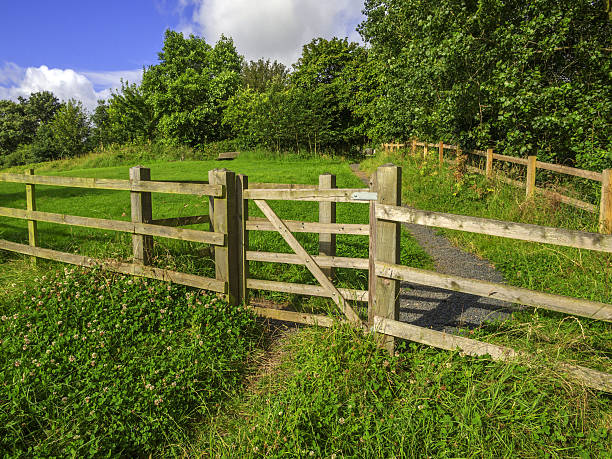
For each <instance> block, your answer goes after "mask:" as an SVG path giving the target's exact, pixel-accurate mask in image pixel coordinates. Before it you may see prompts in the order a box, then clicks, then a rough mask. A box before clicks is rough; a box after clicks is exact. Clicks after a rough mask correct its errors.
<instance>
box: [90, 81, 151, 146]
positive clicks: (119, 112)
mask: <svg viewBox="0 0 612 459" xmlns="http://www.w3.org/2000/svg"><path fill="white" fill-rule="evenodd" d="M145 75H146V72H145ZM98 107H99V110H100V112H99V114H98V115H99V116H100V117H101V118H103V117H104V116H106V117H107V120H106V124H107V128H105V129H104V130H103V134H104V135H106V136H107V137H108V139H107V140H108V142H109V143H110V142H117V143H122V142H133V141H141V142H142V141H151V140H153V139H154V138H155V137H156V135H157V125H158V122H159V116H158V115H157V114H156V113H155V108H154V106H153V104H152V102H151V101H150V100H149V98H148V97H147V96H146V95H145V94H144V91H143V90H142V88H140V87H139V86H138V85H136V84H134V83H132V84H130V83H129V82H124V81H122V82H121V89H120V90H118V91H116V92H114V93H113V94H112V95H111V98H110V101H109V103H108V109H107V110H106V115H104V113H103V110H104V109H103V108H102V107H100V106H98ZM102 122H103V123H104V121H102ZM103 125H104V124H103Z"/></svg>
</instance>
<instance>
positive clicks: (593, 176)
mask: <svg viewBox="0 0 612 459" xmlns="http://www.w3.org/2000/svg"><path fill="white" fill-rule="evenodd" d="M536 166H537V168H538V169H545V170H547V171H553V172H558V173H560V174H565V175H573V176H576V177H582V178H585V179H590V180H595V181H597V182H601V180H602V174H601V172H595V171H587V170H585V169H577V168H575V167H569V166H562V165H561V164H552V163H543V162H541V161H537V162H536Z"/></svg>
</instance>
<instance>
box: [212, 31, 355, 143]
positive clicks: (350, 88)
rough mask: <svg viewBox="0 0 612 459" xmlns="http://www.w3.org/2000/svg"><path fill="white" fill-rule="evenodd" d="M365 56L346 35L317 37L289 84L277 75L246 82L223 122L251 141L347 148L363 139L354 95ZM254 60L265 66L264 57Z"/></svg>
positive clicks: (233, 100)
mask: <svg viewBox="0 0 612 459" xmlns="http://www.w3.org/2000/svg"><path fill="white" fill-rule="evenodd" d="M366 58H367V53H366V51H365V49H364V48H362V47H359V46H358V45H357V44H356V43H349V42H348V41H347V40H346V39H345V40H340V39H337V38H334V39H332V40H325V39H322V38H319V39H316V40H313V41H312V42H311V43H309V44H307V45H305V46H304V49H303V53H302V57H301V58H300V60H299V61H298V62H297V64H295V65H294V72H293V73H292V74H291V75H290V76H289V84H287V82H286V81H285V79H284V78H281V77H278V78H272V79H271V80H270V81H268V83H267V84H266V85H265V86H264V85H263V84H255V85H254V86H251V85H248V86H247V87H246V88H243V89H242V90H240V91H239V92H238V93H237V94H236V95H235V96H234V97H233V98H232V99H230V101H229V102H228V104H227V106H226V108H225V112H224V123H225V124H227V125H228V126H230V127H231V129H232V133H233V134H234V135H235V136H237V137H238V138H239V139H240V140H241V141H242V142H243V143H244V144H245V145H248V146H256V145H258V146H262V147H265V148H269V149H274V150H276V151H281V150H289V149H291V150H294V151H296V152H299V151H300V150H302V149H307V150H308V151H309V152H311V153H313V154H318V153H321V152H322V151H327V152H343V153H348V152H349V151H350V149H351V147H354V146H358V145H362V144H363V143H364V142H365V138H364V136H363V132H364V129H363V126H362V123H363V120H362V118H361V117H360V115H358V114H357V106H356V95H357V93H358V91H359V90H360V89H361V88H362V86H363V85H362V82H363V79H360V74H361V68H362V66H363V64H364V63H365V60H366ZM251 65H252V67H256V69H259V67H261V69H259V70H260V71H261V72H260V73H265V72H264V70H265V69H266V68H267V67H265V65H264V63H263V61H261V62H260V63H259V64H257V65H255V64H254V63H252V64H251ZM253 72H255V71H254V70H253ZM252 78H254V77H252ZM262 78H263V77H262Z"/></svg>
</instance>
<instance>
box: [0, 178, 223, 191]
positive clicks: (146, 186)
mask: <svg viewBox="0 0 612 459" xmlns="http://www.w3.org/2000/svg"><path fill="white" fill-rule="evenodd" d="M0 182H11V183H27V184H32V185H49V186H65V187H72V188H94V189H99V190H123V191H143V192H146V191H148V192H153V193H169V194H190V195H196V196H223V187H222V186H220V185H211V184H208V185H206V184H196V183H179V182H158V181H150V182H141V183H138V184H132V183H130V181H129V180H117V179H101V178H85V177H59V176H49V175H35V176H28V175H22V174H8V173H3V174H0Z"/></svg>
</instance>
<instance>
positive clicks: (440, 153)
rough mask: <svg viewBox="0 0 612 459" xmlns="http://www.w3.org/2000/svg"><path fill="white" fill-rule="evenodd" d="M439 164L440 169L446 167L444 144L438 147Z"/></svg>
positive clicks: (441, 143)
mask: <svg viewBox="0 0 612 459" xmlns="http://www.w3.org/2000/svg"><path fill="white" fill-rule="evenodd" d="M438 162H439V163H440V167H442V166H443V165H444V142H440V145H439V146H438Z"/></svg>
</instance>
